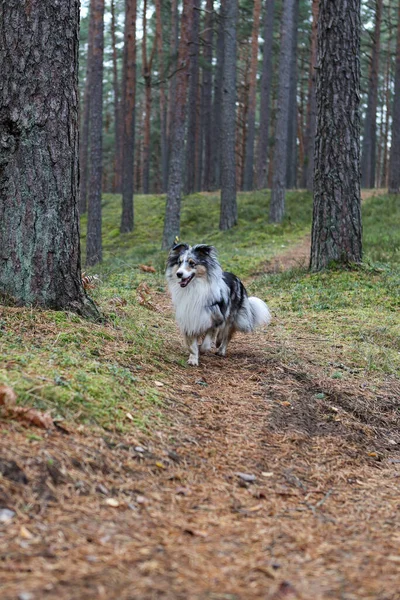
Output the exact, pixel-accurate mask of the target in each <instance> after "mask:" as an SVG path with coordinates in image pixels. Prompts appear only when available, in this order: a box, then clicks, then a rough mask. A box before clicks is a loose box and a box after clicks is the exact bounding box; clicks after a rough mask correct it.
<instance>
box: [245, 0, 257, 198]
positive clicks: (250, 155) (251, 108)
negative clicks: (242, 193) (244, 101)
mask: <svg viewBox="0 0 400 600" xmlns="http://www.w3.org/2000/svg"><path fill="white" fill-rule="evenodd" d="M260 15H261V0H254V6H253V29H252V34H251V60H250V75H249V100H248V113H247V135H246V149H245V162H244V174H243V189H244V190H247V191H250V190H252V189H253V172H254V139H255V133H256V94H257V69H258V35H259V31H260Z"/></svg>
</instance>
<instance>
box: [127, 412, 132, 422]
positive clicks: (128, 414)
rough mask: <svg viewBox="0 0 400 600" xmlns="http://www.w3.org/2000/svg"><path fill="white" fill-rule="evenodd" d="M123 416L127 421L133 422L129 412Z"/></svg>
mask: <svg viewBox="0 0 400 600" xmlns="http://www.w3.org/2000/svg"><path fill="white" fill-rule="evenodd" d="M125 416H126V418H127V419H129V420H130V421H133V420H134V419H133V417H132V415H131V413H129V412H127V413H126V415H125Z"/></svg>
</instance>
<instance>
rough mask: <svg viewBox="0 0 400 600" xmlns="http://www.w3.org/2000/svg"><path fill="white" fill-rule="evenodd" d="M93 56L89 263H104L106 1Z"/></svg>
mask: <svg viewBox="0 0 400 600" xmlns="http://www.w3.org/2000/svg"><path fill="white" fill-rule="evenodd" d="M92 8H93V56H92V74H91V81H90V84H91V95H90V127H89V128H90V135H89V140H90V157H89V170H90V176H89V198H88V221H87V234H86V264H87V265H95V264H96V263H98V262H101V260H102V240H101V190H102V186H101V184H102V172H103V131H102V124H103V53H104V0H93V4H92Z"/></svg>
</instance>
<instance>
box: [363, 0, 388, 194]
mask: <svg viewBox="0 0 400 600" xmlns="http://www.w3.org/2000/svg"><path fill="white" fill-rule="evenodd" d="M375 6H376V9H375V29H374V36H373V43H372V58H371V67H370V73H369V85H368V106H367V112H366V115H365V121H364V135H363V144H362V155H361V186H362V187H365V188H374V187H375V169H376V110H377V106H378V83H379V79H378V76H379V53H380V39H381V24H382V6H383V0H376V2H375Z"/></svg>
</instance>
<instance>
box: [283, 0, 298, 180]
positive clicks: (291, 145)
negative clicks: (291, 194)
mask: <svg viewBox="0 0 400 600" xmlns="http://www.w3.org/2000/svg"><path fill="white" fill-rule="evenodd" d="M298 23H299V2H298V1H296V2H295V4H294V15H293V34H292V58H291V74H290V95H289V127H288V146H287V167H286V187H287V188H288V189H293V188H295V187H296V185H297V113H298V108H297V78H298V69H297V40H298V34H297V30H298Z"/></svg>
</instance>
